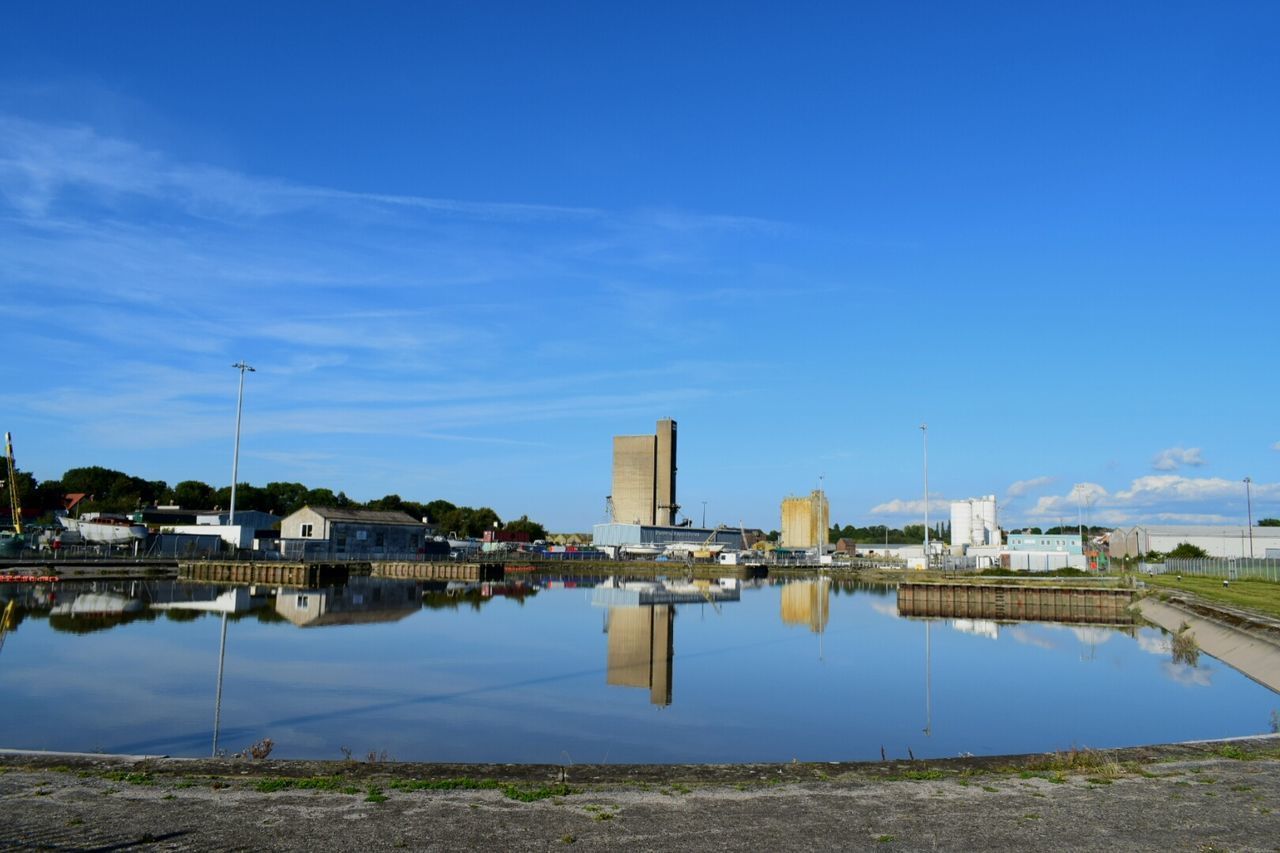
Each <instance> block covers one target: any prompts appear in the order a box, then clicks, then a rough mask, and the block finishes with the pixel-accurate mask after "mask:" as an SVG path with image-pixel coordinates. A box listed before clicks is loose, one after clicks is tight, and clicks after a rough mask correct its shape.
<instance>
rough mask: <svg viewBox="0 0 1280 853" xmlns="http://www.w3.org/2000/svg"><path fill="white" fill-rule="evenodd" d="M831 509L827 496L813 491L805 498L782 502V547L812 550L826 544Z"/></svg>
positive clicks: (788, 499) (787, 499)
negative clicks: (820, 544)
mask: <svg viewBox="0 0 1280 853" xmlns="http://www.w3.org/2000/svg"><path fill="white" fill-rule="evenodd" d="M830 518H831V507H830V505H829V504H828V503H827V496H826V495H825V494H823V493H822V492H821V491H818V490H814V491H813V492H810V493H809V496H808V497H807V498H786V499H784V500H783V501H782V543H781V544H782V547H783V548H813V547H815V546H816V545H818V544H819V543H822V544H824V545H825V544H826V541H827V535H828V534H827V531H828V530H829V529H830V528H831V522H830Z"/></svg>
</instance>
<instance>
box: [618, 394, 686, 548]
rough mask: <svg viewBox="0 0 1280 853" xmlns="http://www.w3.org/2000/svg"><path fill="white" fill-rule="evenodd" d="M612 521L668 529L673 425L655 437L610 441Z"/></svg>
mask: <svg viewBox="0 0 1280 853" xmlns="http://www.w3.org/2000/svg"><path fill="white" fill-rule="evenodd" d="M611 497H612V499H613V518H612V520H613V521H616V522H620V523H623V524H649V525H658V526H669V525H671V524H674V523H675V517H676V510H677V509H679V505H678V504H677V503H676V422H675V421H673V420H671V419H670V418H664V419H662V420H660V421H658V429H657V432H656V433H655V434H654V435H615V436H614V437H613V494H612V496H611Z"/></svg>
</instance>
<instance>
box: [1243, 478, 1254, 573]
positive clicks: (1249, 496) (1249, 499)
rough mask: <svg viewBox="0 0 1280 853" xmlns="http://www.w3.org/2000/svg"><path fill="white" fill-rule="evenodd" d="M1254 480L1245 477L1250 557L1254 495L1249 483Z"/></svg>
mask: <svg viewBox="0 0 1280 853" xmlns="http://www.w3.org/2000/svg"><path fill="white" fill-rule="evenodd" d="M1252 482H1253V480H1251V479H1249V478H1248V477H1245V478H1244V499H1245V504H1246V506H1248V511H1249V516H1248V518H1249V559H1250V560H1252V559H1253V495H1252V494H1251V493H1250V491H1249V484H1250V483H1252Z"/></svg>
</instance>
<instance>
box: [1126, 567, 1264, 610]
mask: <svg viewBox="0 0 1280 853" xmlns="http://www.w3.org/2000/svg"><path fill="white" fill-rule="evenodd" d="M1142 580H1144V581H1146V582H1147V585H1148V586H1154V587H1157V588H1159V589H1176V590H1183V591H1185V592H1190V593H1194V594H1195V595H1198V596H1200V597H1202V598H1205V599H1208V600H1210V601H1220V602H1222V603H1223V604H1231V605H1234V606H1236V607H1242V608H1244V609H1246V610H1254V611H1257V612H1258V613H1265V614H1267V615H1269V616H1276V617H1280V583H1276V582H1275V581H1266V580H1257V579H1253V578H1250V579H1247V580H1233V581H1231V585H1230V586H1223V585H1222V578H1204V577H1192V576H1191V575H1183V576H1182V580H1178V578H1177V576H1176V575H1150V576H1143V577H1142Z"/></svg>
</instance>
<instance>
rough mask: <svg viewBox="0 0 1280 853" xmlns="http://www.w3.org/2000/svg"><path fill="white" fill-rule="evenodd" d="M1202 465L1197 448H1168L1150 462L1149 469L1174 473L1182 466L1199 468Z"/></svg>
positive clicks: (1202, 461) (1202, 460)
mask: <svg viewBox="0 0 1280 853" xmlns="http://www.w3.org/2000/svg"><path fill="white" fill-rule="evenodd" d="M1203 464H1204V459H1203V458H1202V457H1201V455H1200V448H1198V447H1169V448H1166V449H1164V450H1161V451H1160V452H1159V453H1157V454H1156V455H1155V458H1154V459H1152V460H1151V467H1152V468H1155V469H1156V470H1157V471H1176V470H1178V469H1179V468H1180V467H1182V466H1183V465H1186V466H1189V467H1192V468H1199V467H1200V466H1201V465H1203Z"/></svg>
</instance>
